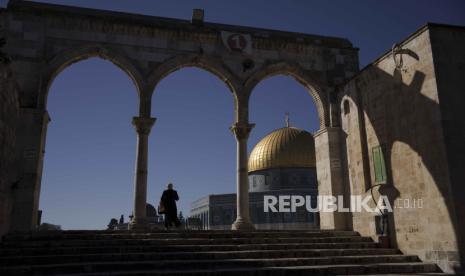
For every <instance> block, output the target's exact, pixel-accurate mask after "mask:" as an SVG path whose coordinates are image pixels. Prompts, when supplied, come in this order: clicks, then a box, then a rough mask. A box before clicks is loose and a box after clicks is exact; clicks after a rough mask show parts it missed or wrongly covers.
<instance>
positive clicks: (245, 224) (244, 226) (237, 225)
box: [231, 219, 255, 231]
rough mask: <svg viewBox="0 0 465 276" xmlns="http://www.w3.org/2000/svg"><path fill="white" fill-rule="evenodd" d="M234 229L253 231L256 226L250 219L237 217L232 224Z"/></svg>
mask: <svg viewBox="0 0 465 276" xmlns="http://www.w3.org/2000/svg"><path fill="white" fill-rule="evenodd" d="M231 229H232V230H237V231H252V230H255V226H253V224H252V223H251V222H249V221H245V220H243V219H236V221H235V222H234V223H233V224H232V226H231Z"/></svg>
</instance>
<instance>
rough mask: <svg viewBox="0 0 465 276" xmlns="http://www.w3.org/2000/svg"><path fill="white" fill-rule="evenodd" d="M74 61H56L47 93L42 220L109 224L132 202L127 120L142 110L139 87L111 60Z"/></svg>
mask: <svg viewBox="0 0 465 276" xmlns="http://www.w3.org/2000/svg"><path fill="white" fill-rule="evenodd" d="M85 57H87V56H81V57H80V58H79V59H77V60H80V59H82V58H85ZM75 61H76V60H75V59H69V60H68V61H67V62H65V63H63V64H62V65H61V66H59V67H58V69H57V70H56V71H55V72H54V74H53V77H52V78H51V82H50V88H49V89H48V90H49V92H48V93H47V94H48V97H47V99H45V97H44V98H43V100H44V101H43V105H44V106H47V109H48V112H49V114H50V117H51V122H50V124H49V125H48V133H47V140H46V147H45V150H46V151H47V153H46V154H45V161H44V173H43V178H42V187H41V191H40V196H41V198H40V209H41V210H42V211H43V216H42V222H47V223H52V224H58V225H61V226H62V227H63V228H64V229H104V228H105V227H106V224H107V223H108V221H109V220H110V218H112V217H116V216H119V215H120V212H122V213H127V212H128V211H130V210H131V208H132V200H131V198H132V197H131V195H132V190H133V188H132V178H133V170H132V168H133V164H134V130H133V127H132V126H131V122H130V120H131V117H132V116H134V115H136V114H137V92H136V91H137V89H136V87H135V86H134V84H133V83H132V82H131V78H128V76H127V75H126V74H125V72H124V71H122V70H120V69H119V68H118V67H117V66H115V65H114V64H112V63H111V62H109V61H104V60H102V59H99V58H90V59H86V60H83V61H80V62H78V63H77V64H74V65H72V66H69V67H67V66H68V65H69V64H70V63H72V62H75ZM65 67H66V69H64V68H65ZM63 69H64V70H63ZM59 72H60V73H59ZM102 72H104V73H102ZM58 73H59V74H58ZM55 76H56V78H55ZM52 79H53V83H52ZM135 92H136V93H135ZM37 200H39V199H37Z"/></svg>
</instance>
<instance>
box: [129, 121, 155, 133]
mask: <svg viewBox="0 0 465 276" xmlns="http://www.w3.org/2000/svg"><path fill="white" fill-rule="evenodd" d="M156 120H157V119H156V118H150V117H148V118H146V117H133V118H132V125H133V126H134V127H135V128H136V131H137V133H138V134H146V135H148V134H149V133H150V130H151V129H152V126H153V124H155V121H156Z"/></svg>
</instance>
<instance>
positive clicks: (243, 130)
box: [229, 123, 255, 140]
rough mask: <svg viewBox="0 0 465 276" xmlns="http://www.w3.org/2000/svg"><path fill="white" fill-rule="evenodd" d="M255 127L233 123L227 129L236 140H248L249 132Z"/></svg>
mask: <svg viewBox="0 0 465 276" xmlns="http://www.w3.org/2000/svg"><path fill="white" fill-rule="evenodd" d="M254 127H255V124H249V123H234V124H233V125H232V126H231V127H230V128H229V129H230V130H231V131H232V132H233V133H234V135H236V138H237V139H238V140H242V139H247V138H249V134H250V131H252V128H254Z"/></svg>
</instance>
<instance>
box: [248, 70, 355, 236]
mask: <svg viewBox="0 0 465 276" xmlns="http://www.w3.org/2000/svg"><path fill="white" fill-rule="evenodd" d="M275 75H289V76H292V77H293V78H294V79H295V80H296V81H297V82H299V83H300V84H302V85H303V86H304V88H305V89H306V90H307V91H308V93H309V94H310V95H311V96H312V98H313V102H314V104H315V105H316V107H317V112H318V117H319V121H320V129H319V131H317V132H316V133H315V134H314V138H315V154H316V168H317V181H318V194H319V195H322V196H332V195H347V192H346V191H345V187H344V183H343V179H342V176H343V172H342V166H341V161H342V158H341V149H340V139H341V131H340V128H339V127H335V126H333V125H334V124H335V123H334V122H333V120H332V118H331V113H332V110H331V109H332V106H331V103H330V101H329V87H324V86H323V85H322V83H323V82H322V81H321V80H319V77H318V76H317V75H316V74H315V73H313V72H310V71H306V70H304V69H303V68H302V67H301V66H299V65H298V64H295V63H289V62H277V63H273V64H269V65H266V66H264V67H263V68H259V69H258V70H257V71H256V72H255V73H254V74H253V75H251V76H250V77H249V78H248V79H247V81H246V82H245V87H246V89H245V91H247V108H244V109H246V110H248V100H249V99H250V96H251V94H252V93H253V88H254V87H255V86H256V85H257V84H258V83H259V82H260V81H262V80H264V79H266V78H268V77H271V76H275ZM348 222H349V221H348V220H347V218H346V214H345V213H341V212H333V213H320V227H321V228H322V229H347V228H348Z"/></svg>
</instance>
